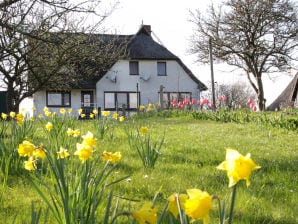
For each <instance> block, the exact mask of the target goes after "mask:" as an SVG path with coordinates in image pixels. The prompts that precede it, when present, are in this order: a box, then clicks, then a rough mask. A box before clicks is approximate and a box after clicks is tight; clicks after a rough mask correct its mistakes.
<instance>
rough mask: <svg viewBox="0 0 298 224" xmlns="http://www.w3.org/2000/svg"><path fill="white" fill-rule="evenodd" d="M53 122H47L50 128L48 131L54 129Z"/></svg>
mask: <svg viewBox="0 0 298 224" xmlns="http://www.w3.org/2000/svg"><path fill="white" fill-rule="evenodd" d="M53 127H54V126H53V124H52V123H51V122H48V123H47V124H46V129H47V130H48V131H51V130H52V129H53Z"/></svg>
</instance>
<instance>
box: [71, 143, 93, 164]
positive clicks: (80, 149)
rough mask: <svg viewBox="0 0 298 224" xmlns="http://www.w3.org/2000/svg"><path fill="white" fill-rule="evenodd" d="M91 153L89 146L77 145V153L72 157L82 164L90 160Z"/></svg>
mask: <svg viewBox="0 0 298 224" xmlns="http://www.w3.org/2000/svg"><path fill="white" fill-rule="evenodd" d="M92 152H93V150H92V147H91V146H89V145H85V144H80V143H77V151H75V153H74V155H77V156H78V157H79V159H80V160H81V161H82V162H85V161H86V160H88V159H90V158H91V156H92Z"/></svg>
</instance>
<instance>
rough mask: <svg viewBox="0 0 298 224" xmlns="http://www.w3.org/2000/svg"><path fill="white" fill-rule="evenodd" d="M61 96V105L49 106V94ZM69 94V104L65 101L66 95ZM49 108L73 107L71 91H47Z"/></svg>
mask: <svg viewBox="0 0 298 224" xmlns="http://www.w3.org/2000/svg"><path fill="white" fill-rule="evenodd" d="M51 93H52V94H61V104H49V94H51ZM66 94H68V102H69V104H67V102H66V101H65V97H66V96H65V95H66ZM46 104H47V107H71V91H47V92H46Z"/></svg>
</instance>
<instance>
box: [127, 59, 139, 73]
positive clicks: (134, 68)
mask: <svg viewBox="0 0 298 224" xmlns="http://www.w3.org/2000/svg"><path fill="white" fill-rule="evenodd" d="M129 74H130V75H139V62H138V61H130V62H129Z"/></svg>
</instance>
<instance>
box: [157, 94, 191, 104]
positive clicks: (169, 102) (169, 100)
mask: <svg viewBox="0 0 298 224" xmlns="http://www.w3.org/2000/svg"><path fill="white" fill-rule="evenodd" d="M163 94H167V98H168V101H167V102H164V104H165V105H164V106H165V107H166V108H169V107H170V105H171V102H172V100H173V98H171V94H177V95H178V98H177V102H179V101H183V100H184V98H182V95H183V94H188V95H189V100H191V99H192V92H167V91H166V92H163ZM158 99H160V92H159V91H158Z"/></svg>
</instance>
